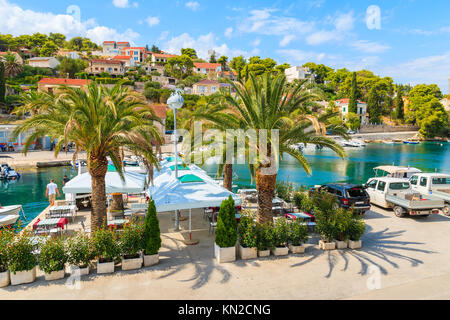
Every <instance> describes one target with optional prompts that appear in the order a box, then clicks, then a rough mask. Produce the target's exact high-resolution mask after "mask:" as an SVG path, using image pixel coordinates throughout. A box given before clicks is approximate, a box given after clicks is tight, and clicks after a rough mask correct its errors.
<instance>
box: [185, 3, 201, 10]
mask: <svg viewBox="0 0 450 320" xmlns="http://www.w3.org/2000/svg"><path fill="white" fill-rule="evenodd" d="M199 7H200V3H198V2H197V1H189V2H186V8H188V9H191V10H192V11H196V10H197V9H198V8H199Z"/></svg>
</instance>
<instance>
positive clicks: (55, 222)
mask: <svg viewBox="0 0 450 320" xmlns="http://www.w3.org/2000/svg"><path fill="white" fill-rule="evenodd" d="M68 223H69V222H68V221H67V219H66V218H52V219H44V220H38V221H36V223H35V224H34V225H33V229H39V228H45V229H50V228H55V227H56V228H61V229H63V230H64V227H65V226H66V225H67V224H68Z"/></svg>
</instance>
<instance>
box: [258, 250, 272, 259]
mask: <svg viewBox="0 0 450 320" xmlns="http://www.w3.org/2000/svg"><path fill="white" fill-rule="evenodd" d="M269 256H270V250H263V251H258V257H260V258H263V257H269Z"/></svg>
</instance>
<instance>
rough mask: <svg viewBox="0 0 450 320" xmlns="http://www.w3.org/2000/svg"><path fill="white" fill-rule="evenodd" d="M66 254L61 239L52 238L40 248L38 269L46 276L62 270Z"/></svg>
mask: <svg viewBox="0 0 450 320" xmlns="http://www.w3.org/2000/svg"><path fill="white" fill-rule="evenodd" d="M66 262H67V252H66V248H65V245H64V240H63V239H62V238H52V239H50V240H48V241H46V242H45V243H44V244H43V245H42V246H41V254H40V258H39V268H40V269H41V270H42V271H44V272H45V273H47V274H50V273H52V272H55V271H61V270H64V265H65V264H66Z"/></svg>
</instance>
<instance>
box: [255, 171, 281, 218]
mask: <svg viewBox="0 0 450 320" xmlns="http://www.w3.org/2000/svg"><path fill="white" fill-rule="evenodd" d="M276 182H277V174H274V175H264V174H262V173H261V171H257V172H256V189H257V190H258V214H257V216H256V221H257V222H258V223H261V224H264V223H270V224H271V223H273V212H272V201H273V195H274V192H275V184H276Z"/></svg>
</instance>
